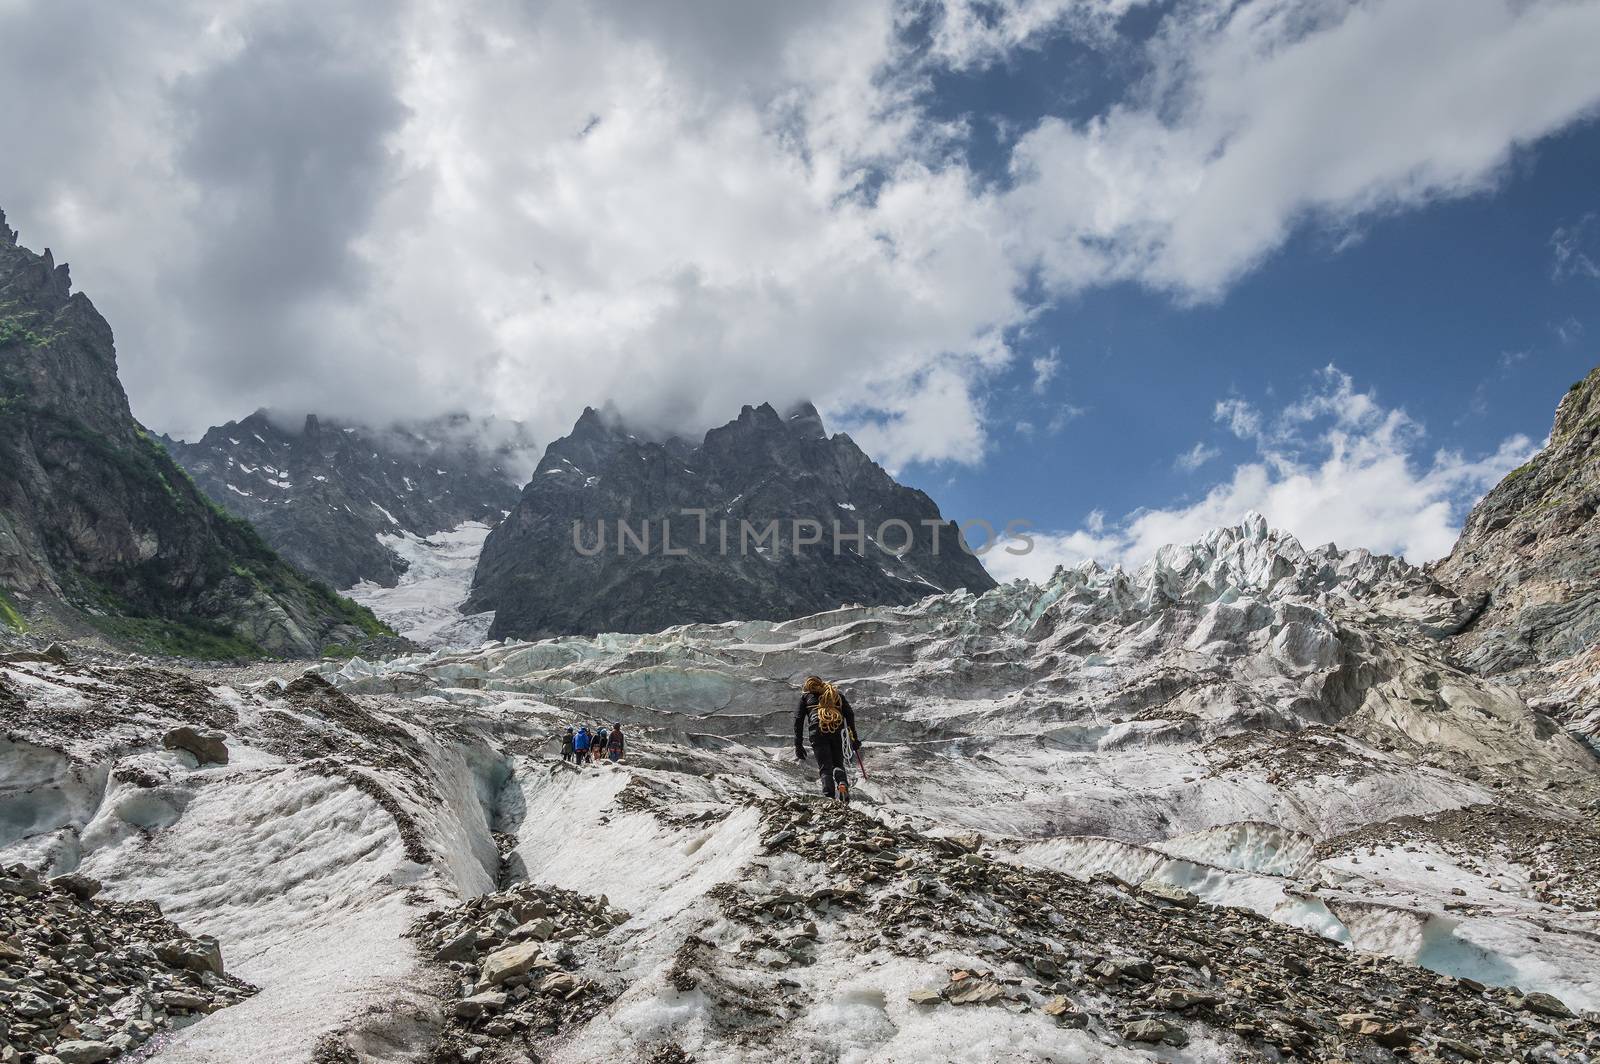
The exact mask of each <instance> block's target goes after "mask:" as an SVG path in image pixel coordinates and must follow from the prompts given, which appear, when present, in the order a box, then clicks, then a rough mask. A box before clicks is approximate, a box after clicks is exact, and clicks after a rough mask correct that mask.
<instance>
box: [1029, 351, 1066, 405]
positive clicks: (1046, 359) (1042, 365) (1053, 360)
mask: <svg viewBox="0 0 1600 1064" xmlns="http://www.w3.org/2000/svg"><path fill="white" fill-rule="evenodd" d="M1060 372H1061V356H1060V355H1059V354H1057V353H1056V351H1055V350H1054V349H1051V351H1050V353H1049V354H1048V355H1044V356H1042V357H1040V358H1036V359H1034V360H1033V393H1034V394H1035V395H1043V394H1044V393H1045V389H1047V388H1049V387H1050V382H1051V381H1053V380H1055V378H1056V374H1057V373H1060Z"/></svg>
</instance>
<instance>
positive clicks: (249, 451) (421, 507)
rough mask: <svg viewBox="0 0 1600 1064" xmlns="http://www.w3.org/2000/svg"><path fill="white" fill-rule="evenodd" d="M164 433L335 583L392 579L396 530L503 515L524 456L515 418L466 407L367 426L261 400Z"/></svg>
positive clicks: (221, 493) (189, 461) (180, 456)
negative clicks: (241, 413) (187, 430)
mask: <svg viewBox="0 0 1600 1064" xmlns="http://www.w3.org/2000/svg"><path fill="white" fill-rule="evenodd" d="M165 442H166V446H167V449H168V450H169V451H170V452H171V454H172V456H173V457H174V458H175V459H177V461H178V464H179V465H181V466H183V468H184V469H185V470H186V471H187V472H188V473H189V475H190V476H191V477H193V478H194V481H195V483H196V484H198V485H199V486H200V488H201V490H202V491H204V492H205V493H206V494H207V495H209V496H210V497H211V498H212V500H213V501H215V502H216V503H217V504H218V505H219V506H221V507H222V508H223V509H225V510H227V511H228V512H230V513H232V514H235V515H237V516H239V517H242V518H244V519H245V520H247V521H249V522H250V523H251V524H253V525H254V526H255V527H256V529H257V530H258V531H259V532H260V533H261V536H262V538H263V539H265V540H266V541H267V543H268V544H269V545H271V546H272V547H273V549H275V550H277V551H278V552H279V553H280V554H282V555H283V556H284V557H285V558H287V559H288V560H289V561H291V562H293V563H294V564H295V565H297V566H299V567H300V568H301V569H303V570H305V571H306V572H308V573H311V574H313V575H314V576H317V577H320V578H321V579H323V580H325V581H327V582H328V583H329V584H331V585H332V586H334V587H337V588H348V587H352V586H354V585H356V584H357V583H360V582H362V581H366V582H370V583H373V584H377V585H379V586H382V587H391V588H392V587H394V586H395V584H396V582H397V581H398V580H399V577H400V574H402V573H403V572H405V570H406V566H407V564H408V557H407V555H408V552H407V551H405V550H403V549H400V548H398V547H397V546H396V544H395V542H394V540H395V539H396V538H397V537H398V538H405V537H408V536H409V537H413V538H416V539H424V540H425V539H427V538H428V537H430V536H433V535H435V534H436V533H447V532H452V531H453V530H455V529H458V528H459V527H460V526H461V525H462V524H464V523H465V522H469V521H471V522H478V523H488V524H493V523H495V522H497V521H499V520H500V518H501V516H502V515H503V514H504V513H505V512H506V511H507V510H509V509H511V507H512V506H514V505H516V501H517V495H518V491H519V485H520V484H521V483H522V478H523V477H524V476H525V475H526V474H527V469H528V467H529V466H530V465H531V464H532V460H531V457H530V456H531V454H532V443H531V441H530V439H529V438H528V436H527V433H526V430H525V429H524V427H523V426H522V425H521V424H520V423H518V422H509V421H502V420H499V419H496V418H489V417H469V416H467V415H464V414H455V415H447V416H443V417H438V418H430V419H427V420H424V421H416V422H409V423H405V424H395V425H387V426H383V427H379V428H373V427H369V426H366V425H359V424H355V423H349V422H341V421H336V420H333V419H330V418H327V417H317V416H316V415H307V416H306V417H305V419H304V421H303V423H301V422H298V421H297V422H296V423H294V424H285V423H284V421H283V419H281V418H278V417H276V416H274V415H271V414H269V413H267V412H266V411H261V410H258V411H256V412H255V413H254V414H251V415H250V416H249V417H246V418H243V419H241V420H239V421H230V422H228V423H227V424H226V425H219V426H217V427H216V428H213V429H210V430H208V431H207V432H206V434H205V435H204V436H203V437H202V438H201V439H200V440H199V441H197V442H195V443H184V442H182V441H179V440H167V441H165Z"/></svg>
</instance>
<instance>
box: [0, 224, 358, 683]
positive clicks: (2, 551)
mask: <svg viewBox="0 0 1600 1064" xmlns="http://www.w3.org/2000/svg"><path fill="white" fill-rule="evenodd" d="M0 603H6V604H7V606H6V608H5V609H3V610H0V624H9V625H10V626H12V627H15V626H16V625H17V624H20V623H25V622H24V621H23V615H24V614H28V613H30V612H32V611H34V610H43V611H44V612H46V613H48V614H51V615H52V616H53V617H55V619H56V620H57V621H58V622H59V623H62V624H67V625H69V627H70V626H71V625H74V624H80V625H81V622H82V621H84V620H87V621H89V622H91V623H92V624H93V625H94V626H95V627H97V628H99V629H101V630H102V631H103V632H105V633H106V634H108V635H110V636H112V637H113V638H114V639H118V640H132V641H133V642H135V643H139V644H142V645H147V646H151V647H154V648H157V649H161V650H165V651H167V652H176V653H193V654H198V655H219V654H221V655H234V654H240V653H261V652H265V653H272V654H315V653H317V652H318V651H319V650H320V649H321V648H322V647H323V646H325V645H327V644H329V643H356V642H359V641H361V640H362V639H364V638H367V637H369V636H371V635H375V634H381V633H382V632H383V629H382V626H381V625H379V624H378V622H377V621H376V620H375V619H374V618H373V617H372V615H371V614H370V613H368V612H367V611H366V610H364V609H362V608H360V607H357V606H356V605H355V604H354V603H351V602H349V601H347V600H344V599H341V598H339V597H338V596H337V595H335V594H333V593H332V592H331V591H329V590H328V589H327V588H326V587H324V586H321V585H319V584H317V583H316V582H315V581H312V580H309V579H308V578H307V577H305V576H304V575H303V574H301V573H299V572H297V571H296V570H295V569H293V568H292V567H291V566H290V565H288V564H287V563H285V562H284V561H283V560H282V559H281V558H279V557H278V556H277V555H276V554H274V553H273V552H272V550H271V549H270V548H268V547H267V546H266V545H265V544H264V543H263V542H262V541H261V539H260V537H259V536H257V535H256V533H255V532H254V531H253V530H252V529H250V527H249V526H248V525H245V524H243V523H241V522H237V521H235V520H234V519H232V518H230V517H229V516H228V515H226V514H225V513H222V512H221V511H219V510H217V509H216V508H215V507H213V506H212V504H211V503H210V502H209V501H208V500H207V499H206V498H205V496H204V495H202V494H201V492H200V491H199V490H198V489H197V488H196V487H195V486H194V484H193V483H192V482H191V481H190V480H189V478H188V477H187V476H186V475H184V473H183V471H182V470H181V469H180V468H179V467H178V466H177V465H176V464H175V463H174V462H173V461H172V459H171V457H170V456H169V455H168V454H167V453H166V451H165V450H163V449H162V448H161V447H160V446H159V445H158V444H157V443H156V442H155V441H154V440H152V439H151V438H150V436H149V434H148V433H146V432H145V430H144V429H143V428H142V427H141V426H140V425H139V424H138V422H137V421H135V420H134V417H133V414H132V412H131V411H130V409H129V407H128V398H127V395H126V394H125V393H124V391H123V389H122V384H121V382H120V381H119V380H118V378H117V363H116V350H115V346H114V343H113V339H112V334H111V328H110V326H109V325H107V323H106V321H105V319H104V318H102V317H101V316H100V314H99V313H98V312H97V311H96V310H95V308H94V304H93V303H91V302H90V301H89V298H88V297H87V296H86V295H84V294H83V293H82V292H73V291H72V282H71V277H70V275H69V273H68V271H67V267H66V266H64V265H63V266H57V265H56V264H55V261H54V259H53V257H52V256H51V254H50V252H49V250H48V249H47V250H46V251H45V253H44V254H43V255H38V254H35V253H34V252H32V251H30V250H28V249H27V248H25V247H22V246H20V245H19V243H18V241H17V235H16V233H15V232H13V231H12V230H11V229H10V228H9V227H8V226H7V225H6V224H5V220H4V215H3V214H0ZM61 607H65V612H61V609H60V608H61Z"/></svg>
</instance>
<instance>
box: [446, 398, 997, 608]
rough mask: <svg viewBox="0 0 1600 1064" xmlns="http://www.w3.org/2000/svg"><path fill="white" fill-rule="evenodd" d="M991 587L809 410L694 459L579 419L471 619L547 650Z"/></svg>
mask: <svg viewBox="0 0 1600 1064" xmlns="http://www.w3.org/2000/svg"><path fill="white" fill-rule="evenodd" d="M685 511H696V512H694V513H685ZM698 511H703V515H702V514H701V513H699V512H698ZM797 521H798V522H801V525H800V526H799V529H798V531H797V526H796V524H795V522H797ZM619 522H620V523H623V524H626V526H627V531H626V532H625V531H623V530H622V528H621V527H620V525H619ZM886 522H902V524H887V525H886ZM774 523H775V524H774ZM808 523H809V524H808ZM836 526H837V527H838V530H839V532H840V533H841V534H842V535H840V536H837V537H836V536H835V527H836ZM575 527H576V528H578V529H580V530H581V532H582V536H581V545H582V548H583V550H582V551H580V549H579V546H578V543H575V540H574V528H575ZM774 529H775V531H776V536H775V538H774V535H773V532H774ZM908 533H909V535H908ZM857 534H860V535H861V538H860V539H859V540H854V539H847V538H845V537H846V536H853V535H857ZM630 536H631V537H633V538H628V537H630ZM812 536H817V537H818V538H819V542H817V543H814V544H805V543H802V544H800V545H799V546H798V547H797V545H796V541H797V540H805V539H809V538H811V537H812ZM669 550H670V551H671V552H672V553H669ZM585 552H592V553H585ZM679 552H681V553H679ZM994 585H995V581H994V580H993V578H992V577H990V576H989V574H988V573H987V572H986V571H985V570H984V568H983V566H982V564H981V563H980V562H979V561H978V560H977V559H976V558H975V557H973V556H972V555H971V554H969V553H967V552H966V551H964V550H962V548H961V547H960V545H959V541H958V535H957V531H956V528H955V526H954V524H952V523H949V522H946V521H944V519H943V518H942V517H941V515H940V513H939V508H938V507H937V506H936V505H935V504H934V502H933V500H932V499H930V498H929V497H928V496H927V495H925V494H923V493H922V492H920V491H916V490H913V489H911V488H907V487H904V486H902V485H900V484H898V483H896V482H895V480H894V478H892V477H890V476H889V474H888V473H886V472H885V471H884V470H883V469H882V468H881V467H879V466H878V465H877V464H876V463H874V462H873V461H872V460H871V459H870V458H868V457H867V456H866V454H864V453H863V452H862V451H861V449H860V448H859V447H857V446H856V444H855V443H854V441H852V440H851V439H850V437H849V436H847V435H844V434H843V433H840V434H836V435H833V436H829V435H828V433H827V432H826V431H825V429H824V427H823V424H822V419H821V417H819V416H818V414H817V411H816V409H815V408H814V407H812V406H811V405H810V404H809V403H808V404H803V405H802V406H800V407H799V408H797V409H795V410H793V411H791V412H790V413H789V415H788V416H787V417H785V416H782V415H780V414H779V413H778V412H777V411H776V410H775V409H774V408H773V407H771V406H769V405H765V404H763V405H762V406H759V407H748V406H747V407H745V408H744V410H743V411H742V412H741V413H740V414H739V417H738V418H737V419H736V420H734V421H732V422H730V423H728V424H726V425H724V426H722V427H721V428H716V429H713V430H711V431H710V432H708V433H706V435H705V438H704V439H703V440H700V441H697V442H690V441H687V440H683V439H677V438H673V439H668V440H665V441H659V442H656V441H647V440H643V439H639V438H637V437H635V436H634V435H631V434H629V433H628V432H627V430H626V428H625V427H623V426H620V425H617V424H613V423H608V421H607V419H605V418H603V417H601V416H600V415H599V414H598V413H596V412H595V411H593V410H586V411H584V414H583V416H582V417H581V418H579V420H578V423H577V425H576V426H575V427H574V428H573V430H572V432H571V434H569V435H568V436H566V437H564V438H562V439H560V440H557V441H556V442H555V443H553V444H551V445H550V447H549V449H548V450H547V451H546V452H545V455H544V458H543V459H542V460H541V461H540V463H539V466H538V469H537V470H536V471H535V473H534V475H533V479H532V480H531V481H530V482H529V484H528V486H527V487H526V488H525V489H524V490H523V493H522V499H521V501H520V502H518V504H517V507H516V509H515V510H513V511H512V513H511V515H510V516H509V517H508V518H507V519H506V520H505V521H504V522H503V523H502V524H501V525H500V527H499V528H497V529H496V530H495V531H494V532H493V533H492V534H491V535H490V536H489V539H488V540H487V542H486V543H485V544H484V550H483V555H482V557H481V558H480V560H479V563H478V570H477V574H476V578H475V581H474V585H473V594H472V599H471V602H470V603H469V604H468V607H467V609H468V611H469V612H475V611H484V610H494V611H496V612H495V622H494V627H493V629H492V630H491V634H492V635H495V636H498V637H506V636H519V637H539V636H549V635H567V634H592V633H595V632H600V631H622V632H648V631H655V630H657V629H660V628H664V627H668V626H670V625H675V624H684V623H688V622H691V621H700V622H714V621H725V620H732V619H736V618H738V619H749V618H768V619H770V618H781V617H792V616H797V615H800V614H804V613H809V612H814V611H817V610H824V609H832V608H834V607H836V606H839V605H840V604H842V603H852V602H854V603H863V604H871V605H903V604H908V603H912V602H916V601H917V600H919V599H921V598H923V597H924V596H926V595H930V594H938V593H941V592H945V591H950V590H954V589H956V588H963V587H964V588H968V589H970V590H973V591H980V592H981V591H985V590H988V589H989V588H991V587H993V586H994Z"/></svg>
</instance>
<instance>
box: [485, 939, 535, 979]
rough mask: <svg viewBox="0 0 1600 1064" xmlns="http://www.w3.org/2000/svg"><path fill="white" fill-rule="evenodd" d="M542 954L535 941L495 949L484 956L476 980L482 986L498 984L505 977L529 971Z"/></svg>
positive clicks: (508, 977) (524, 973)
mask: <svg viewBox="0 0 1600 1064" xmlns="http://www.w3.org/2000/svg"><path fill="white" fill-rule="evenodd" d="M543 955H544V954H543V951H542V947H541V946H540V944H539V943H537V942H521V943H518V944H517V945H515V946H507V947H506V948H505V949H500V950H496V951H495V952H493V953H491V954H489V956H487V957H485V958H484V961H483V968H482V970H481V971H480V973H479V975H478V981H479V983H480V984H481V985H483V986H499V985H500V984H501V983H503V982H505V981H506V980H507V979H511V978H513V977H514V976H518V975H526V974H527V973H528V972H531V971H532V970H533V969H534V967H535V966H536V965H537V964H538V963H539V960H540V958H541V957H543Z"/></svg>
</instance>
